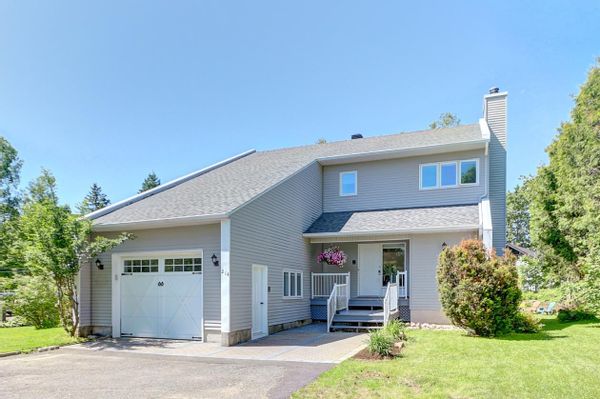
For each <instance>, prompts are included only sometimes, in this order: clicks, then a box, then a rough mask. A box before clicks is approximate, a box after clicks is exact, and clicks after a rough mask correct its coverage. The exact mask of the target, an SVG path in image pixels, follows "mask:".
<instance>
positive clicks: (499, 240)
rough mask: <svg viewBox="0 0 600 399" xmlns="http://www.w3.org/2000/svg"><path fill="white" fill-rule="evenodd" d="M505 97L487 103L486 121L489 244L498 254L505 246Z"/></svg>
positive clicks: (497, 97)
mask: <svg viewBox="0 0 600 399" xmlns="http://www.w3.org/2000/svg"><path fill="white" fill-rule="evenodd" d="M506 111H507V97H506V95H500V96H494V97H492V98H488V99H487V109H486V119H487V122H488V126H489V127H490V133H491V137H490V151H489V154H490V194H489V197H490V208H491V213H492V228H493V232H492V243H493V246H494V248H496V251H497V252H498V253H502V252H503V250H504V247H505V245H506V146H507V115H506Z"/></svg>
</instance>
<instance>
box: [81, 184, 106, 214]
mask: <svg viewBox="0 0 600 399" xmlns="http://www.w3.org/2000/svg"><path fill="white" fill-rule="evenodd" d="M109 204H110V200H109V199H108V197H107V196H106V194H104V193H103V192H102V188H101V187H100V186H99V185H98V184H96V183H94V184H92V187H90V192H89V193H88V194H87V195H86V196H85V198H84V199H83V201H82V202H81V205H79V212H80V213H81V214H82V215H85V214H88V213H90V212H94V211H97V210H98V209H102V208H104V207H105V206H107V205H109Z"/></svg>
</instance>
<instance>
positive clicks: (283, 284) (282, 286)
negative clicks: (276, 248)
mask: <svg viewBox="0 0 600 399" xmlns="http://www.w3.org/2000/svg"><path fill="white" fill-rule="evenodd" d="M285 273H287V274H288V279H289V281H288V291H290V292H291V285H290V283H291V282H292V278H291V273H294V279H293V283H294V285H295V286H296V288H297V285H296V284H297V280H296V279H297V278H298V277H297V275H298V274H299V275H300V289H301V290H302V292H301V293H300V295H298V293H296V295H294V296H292V295H289V292H288V295H285ZM281 283H282V284H281V297H282V298H283V299H286V300H287V299H303V298H304V272H303V271H300V270H294V269H283V270H282V271H281ZM295 291H296V289H295Z"/></svg>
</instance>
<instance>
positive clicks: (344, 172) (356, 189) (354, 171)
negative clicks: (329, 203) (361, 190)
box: [338, 170, 358, 197]
mask: <svg viewBox="0 0 600 399" xmlns="http://www.w3.org/2000/svg"><path fill="white" fill-rule="evenodd" d="M344 175H354V192H353V193H344V192H343V185H342V181H343V177H344ZM339 180H340V182H339V190H338V192H339V194H340V197H352V196H355V195H358V171H356V170H347V171H343V172H340V177H339Z"/></svg>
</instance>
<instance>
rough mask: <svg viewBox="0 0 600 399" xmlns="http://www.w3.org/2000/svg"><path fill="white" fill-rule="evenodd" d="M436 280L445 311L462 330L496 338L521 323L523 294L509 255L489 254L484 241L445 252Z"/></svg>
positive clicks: (512, 260) (464, 243) (466, 242)
mask: <svg viewBox="0 0 600 399" xmlns="http://www.w3.org/2000/svg"><path fill="white" fill-rule="evenodd" d="M437 280H438V287H439V291H440V300H441V302H442V306H443V308H444V311H445V313H446V315H447V316H448V318H449V319H450V320H451V321H452V323H453V324H455V325H457V326H459V327H462V328H465V329H467V330H469V331H471V332H472V333H474V334H477V335H481V336H494V335H499V334H504V333H508V332H511V331H513V329H514V326H515V324H516V323H518V322H519V321H520V320H518V318H519V304H520V302H521V290H520V288H519V277H518V274H517V269H516V267H515V258H514V257H513V256H512V255H510V254H506V255H505V256H504V257H499V256H496V255H495V254H494V253H491V254H488V253H487V251H486V250H485V248H484V246H483V243H482V242H481V241H478V240H465V241H463V242H461V243H460V244H459V245H457V246H455V247H452V248H446V249H445V250H444V251H442V253H441V254H440V257H439V264H438V270H437Z"/></svg>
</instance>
